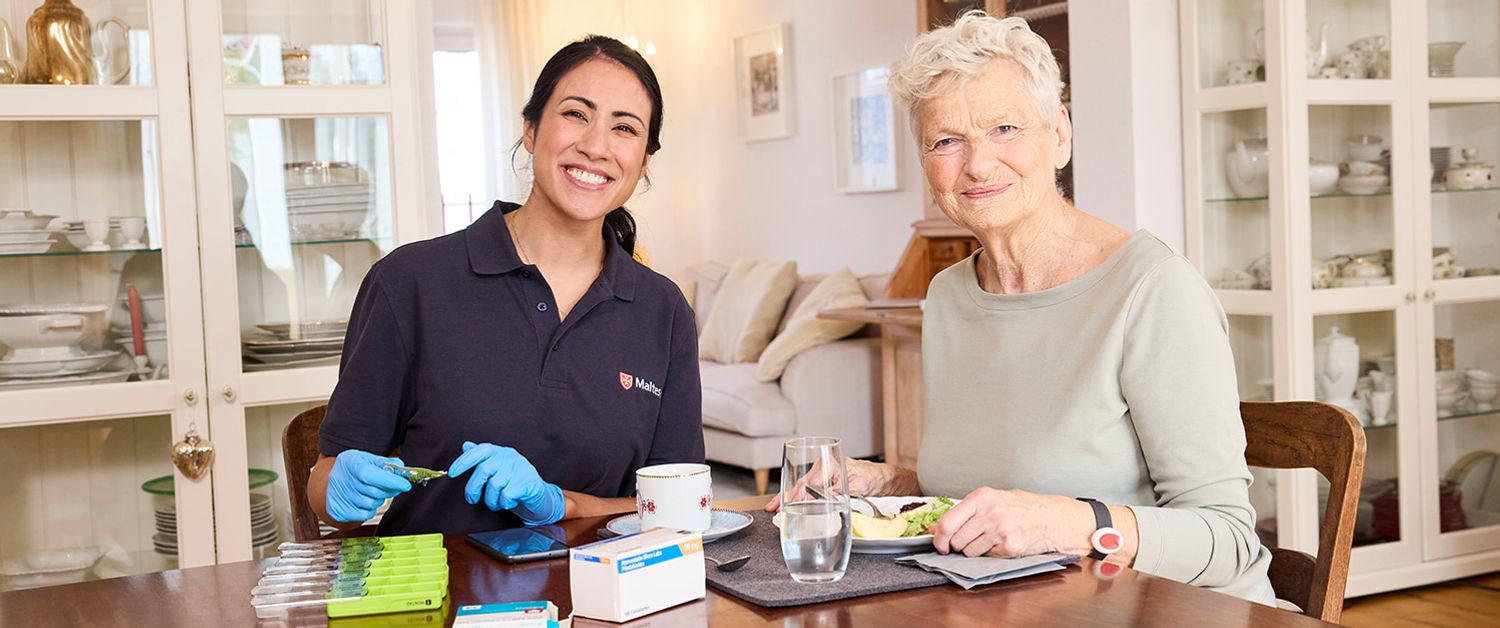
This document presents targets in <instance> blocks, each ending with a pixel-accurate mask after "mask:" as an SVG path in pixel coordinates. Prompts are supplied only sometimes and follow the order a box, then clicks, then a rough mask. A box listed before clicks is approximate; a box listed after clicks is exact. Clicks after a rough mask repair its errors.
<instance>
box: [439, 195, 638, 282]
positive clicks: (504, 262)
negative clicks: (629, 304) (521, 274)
mask: <svg viewBox="0 0 1500 628" xmlns="http://www.w3.org/2000/svg"><path fill="white" fill-rule="evenodd" d="M520 207H521V206H520V205H517V204H516V203H507V202H504V201H495V204H494V205H493V206H491V207H490V209H489V211H486V212H485V213H484V215H483V216H480V217H479V219H478V220H475V221H474V224H471V225H469V228H467V229H465V230H464V241H465V243H466V244H467V245H468V249H469V268H470V269H472V270H473V271H474V273H475V274H478V275H501V274H505V273H508V272H512V271H515V270H519V269H520V268H522V267H523V266H525V265H526V264H525V263H523V262H522V261H521V256H520V254H519V253H517V252H516V246H515V241H514V240H512V239H511V237H510V226H509V225H507V224H505V214H508V213H510V212H512V211H515V210H516V209H519V208H520ZM606 231H607V229H606ZM600 237H603V238H604V239H605V242H604V268H603V270H601V271H600V272H599V280H598V281H597V282H596V283H598V284H599V285H600V287H602V288H603V289H604V291H605V293H606V294H607V295H608V296H612V297H614V298H616V299H620V300H621V301H634V300H635V285H636V281H637V279H638V277H637V276H638V275H639V274H640V272H641V268H640V265H639V264H637V263H636V261H635V260H634V259H633V258H632V257H631V256H630V254H629V253H626V252H625V249H624V248H623V247H621V246H620V245H619V244H616V243H615V241H614V236H613V235H611V234H608V233H603V234H600Z"/></svg>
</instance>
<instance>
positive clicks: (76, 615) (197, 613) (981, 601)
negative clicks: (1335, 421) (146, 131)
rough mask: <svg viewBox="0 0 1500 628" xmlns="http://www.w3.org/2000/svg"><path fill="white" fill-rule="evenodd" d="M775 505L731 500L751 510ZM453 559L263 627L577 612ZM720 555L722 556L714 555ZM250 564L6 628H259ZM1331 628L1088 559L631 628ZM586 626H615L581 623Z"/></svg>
mask: <svg viewBox="0 0 1500 628" xmlns="http://www.w3.org/2000/svg"><path fill="white" fill-rule="evenodd" d="M766 501H767V497H764V496H762V497H748V498H743V499H739V500H726V501H721V502H720V503H719V504H716V506H717V507H720V508H730V509H738V510H749V509H752V508H757V507H760V506H762V505H764V504H765V502H766ZM608 520H609V517H600V518H592V519H579V520H571V521H565V522H562V524H561V526H562V527H563V529H565V530H566V531H567V534H568V543H569V544H570V545H579V544H583V543H588V542H592V541H595V540H598V538H599V530H600V528H601V527H602V526H603V525H604V523H605V522H606V521H608ZM444 544H445V545H446V546H447V548H448V569H449V585H448V600H447V602H446V603H444V604H443V605H442V606H441V607H439V608H437V609H434V610H431V611H423V612H413V613H400V614H391V615H372V616H368V617H361V618H346V619H336V620H332V621H328V620H321V619H320V620H300V621H293V622H267V623H263V624H261V625H264V626H293V625H295V626H303V625H325V623H326V625H331V626H361V627H363V626H448V625H451V624H452V622H453V615H454V611H455V609H456V608H457V607H458V606H460V605H464V604H484V603H499V602H518V601H528V600H551V601H553V602H554V603H556V604H557V606H558V608H559V609H560V611H561V613H562V616H566V615H567V614H568V613H570V612H571V610H572V602H571V597H570V594H569V587H568V561H567V560H566V559H554V560H548V561H541V562H534V563H524V564H518V565H506V564H502V563H500V562H497V561H495V560H494V559H492V558H490V557H489V556H488V555H486V554H484V553H482V552H480V551H479V550H477V549H474V548H473V547H472V546H470V545H469V544H468V543H466V542H465V541H464V539H463V535H461V534H450V535H448V536H447V537H446V538H445V539H444ZM707 549H709V550H711V549H712V545H710V546H708V548H707ZM271 560H274V559H266V560H260V561H245V562H237V563H227V564H222V565H214V566H210V567H197V568H192V569H181V570H171V571H163V572H158V573H150V574H143V575H138V576H128V577H121V578H111V579H107V580H94V581H88V582H80V583H77V584H68V585H62V586H55V587H47V588H41V589H30V590H24V591H9V592H5V593H0V626H5V627H7V628H8V627H11V626H16V627H21V626H25V627H27V628H37V627H47V626H69V627H76V626H142V627H149V628H169V627H175V626H183V627H193V628H203V627H212V628H223V627H230V626H255V625H257V621H258V620H257V619H256V617H255V610H254V609H253V608H252V607H251V606H250V589H251V587H253V586H255V583H256V581H257V580H258V579H259V578H260V572H261V570H262V569H264V568H265V567H266V565H267V564H268V563H269V561H271ZM1205 624H1212V625H1214V626H1215V627H1216V628H1232V627H1236V626H1327V625H1332V624H1325V623H1323V622H1320V621H1317V620H1315V619H1312V618H1309V617H1306V616H1304V615H1299V614H1296V613H1292V612H1288V611H1284V610H1278V609H1275V608H1270V607H1267V606H1261V605H1259V604H1252V603H1250V602H1247V601H1245V600H1241V599H1239V598H1235V597H1231V596H1228V595H1223V594H1220V593H1214V592H1212V591H1207V590H1204V589H1201V588H1198V587H1194V586H1190V585H1186V584H1182V583H1179V582H1175V581H1172V580H1167V579H1165V578H1158V577H1155V576H1150V575H1147V574H1144V573H1141V572H1138V571H1135V570H1132V569H1127V568H1122V567H1115V566H1114V565H1108V564H1102V563H1098V562H1096V561H1093V560H1090V559H1087V558H1085V559H1083V561H1081V562H1079V563H1078V564H1075V565H1072V566H1070V567H1068V568H1066V569H1064V570H1062V571H1058V572H1052V573H1048V574H1043V575H1038V576H1032V577H1028V578H1021V579H1018V580H1011V581H1005V582H1000V583H996V584H991V585H987V586H982V587H976V588H974V589H971V590H968V591H965V590H964V589H962V588H959V587H958V586H954V585H941V586H935V587H927V588H923V589H915V590H910V591H902V592H897V593H884V594H879V595H870V596H865V597H857V598H850V599H844V600H839V601H835V602H826V603H822V604H811V605H806V606H795V607H788V608H762V607H759V606H756V605H754V604H751V603H749V602H745V601H742V600H740V599H738V598H735V597H733V596H730V595H728V594H725V593H721V592H719V591H716V590H714V589H713V588H709V589H708V596H707V597H706V598H705V599H703V600H698V601H696V602H692V603H689V604H684V605H681V606H677V607H675V608H672V609H668V610H666V611H662V612H660V613H656V614H654V615H650V616H647V617H644V618H641V619H637V620H635V621H633V622H630V623H628V624H623V625H625V626H653V627H656V628H664V627H676V626H684V627H688V626H716V627H717V626H729V627H738V626H783V627H793V626H796V627H814V626H830V627H831V626H837V627H848V626H860V627H864V626H1001V625H1006V626H1011V625H1014V626H1041V625H1046V626H1061V625H1087V626H1104V625H1111V626H1141V625H1146V626H1196V625H1205ZM574 625H575V626H584V625H588V626H613V625H621V624H612V623H609V622H601V621H594V620H589V619H577V620H576V621H575V622H574Z"/></svg>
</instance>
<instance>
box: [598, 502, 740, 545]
mask: <svg viewBox="0 0 1500 628" xmlns="http://www.w3.org/2000/svg"><path fill="white" fill-rule="evenodd" d="M751 521H752V519H750V515H747V514H745V513H742V512H739V511H735V510H719V509H717V508H715V509H714V512H713V519H712V520H711V522H710V523H711V526H710V527H709V529H708V531H707V532H704V533H703V542H704V543H712V542H714V541H717V540H719V539H722V538H724V537H726V536H729V535H731V534H734V533H735V532H739V531H740V530H744V529H745V528H747V527H749V526H750V522H751ZM604 527H605V528H607V529H608V530H609V531H610V532H613V533H615V534H618V535H620V536H624V535H626V534H635V533H637V532H640V531H641V516H640V515H635V514H631V515H625V516H623V517H616V518H614V519H611V520H610V521H609V523H606V524H604Z"/></svg>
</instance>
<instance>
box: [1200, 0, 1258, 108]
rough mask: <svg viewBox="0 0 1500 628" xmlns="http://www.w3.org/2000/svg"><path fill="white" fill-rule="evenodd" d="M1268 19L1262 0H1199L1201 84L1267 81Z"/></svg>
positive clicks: (1217, 84)
mask: <svg viewBox="0 0 1500 628" xmlns="http://www.w3.org/2000/svg"><path fill="white" fill-rule="evenodd" d="M1265 19H1266V12H1265V2H1263V1H1262V0H1199V2H1198V85H1199V87H1216V86H1219V85H1241V84H1245V83H1260V82H1263V81H1265V80H1266V74H1265V72H1266V70H1265V59H1266V43H1265V42H1266V31H1265Z"/></svg>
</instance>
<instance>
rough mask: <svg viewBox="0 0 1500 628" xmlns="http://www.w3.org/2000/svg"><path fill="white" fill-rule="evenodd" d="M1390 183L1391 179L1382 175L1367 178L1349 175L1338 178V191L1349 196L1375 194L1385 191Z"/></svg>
mask: <svg viewBox="0 0 1500 628" xmlns="http://www.w3.org/2000/svg"><path fill="white" fill-rule="evenodd" d="M1390 182H1391V178H1390V177H1388V176H1386V175H1383V174H1380V175H1372V176H1367V177H1361V176H1356V175H1352V174H1350V175H1344V176H1342V177H1339V189H1340V190H1343V191H1345V192H1348V193H1350V194H1358V195H1366V194H1375V193H1377V192H1379V191H1381V190H1383V189H1385V186H1386V184H1387V183H1390Z"/></svg>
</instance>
